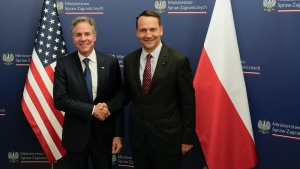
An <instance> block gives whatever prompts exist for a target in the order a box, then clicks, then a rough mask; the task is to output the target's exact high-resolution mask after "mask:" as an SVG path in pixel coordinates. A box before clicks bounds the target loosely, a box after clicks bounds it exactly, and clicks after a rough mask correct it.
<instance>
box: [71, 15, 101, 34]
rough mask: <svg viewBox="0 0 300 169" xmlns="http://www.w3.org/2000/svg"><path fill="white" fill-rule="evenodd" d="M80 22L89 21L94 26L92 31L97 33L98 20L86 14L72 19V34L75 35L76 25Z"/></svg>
mask: <svg viewBox="0 0 300 169" xmlns="http://www.w3.org/2000/svg"><path fill="white" fill-rule="evenodd" d="M80 22H87V23H89V24H90V25H91V26H92V32H93V33H94V34H97V28H96V22H95V20H94V19H93V18H90V17H86V16H78V17H77V18H75V19H74V20H73V21H72V24H71V33H72V36H73V35H74V27H75V26H76V25H77V24H78V23H80Z"/></svg>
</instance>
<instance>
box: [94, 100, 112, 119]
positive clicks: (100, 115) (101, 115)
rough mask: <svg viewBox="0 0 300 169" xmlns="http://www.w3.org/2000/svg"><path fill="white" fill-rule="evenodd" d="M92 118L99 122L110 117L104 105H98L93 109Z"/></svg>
mask: <svg viewBox="0 0 300 169" xmlns="http://www.w3.org/2000/svg"><path fill="white" fill-rule="evenodd" d="M94 116H95V117H96V118H97V119H99V120H100V121H104V120H105V119H106V118H108V117H109V116H110V112H109V110H108V107H107V105H106V104H105V103H98V104H97V105H96V106H95V109H94Z"/></svg>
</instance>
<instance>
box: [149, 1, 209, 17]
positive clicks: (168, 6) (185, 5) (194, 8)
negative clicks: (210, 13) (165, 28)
mask: <svg viewBox="0 0 300 169" xmlns="http://www.w3.org/2000/svg"><path fill="white" fill-rule="evenodd" d="M201 2H202V1H201ZM201 2H200V1H195V0H192V1H177V0H175V1H174V0H169V1H165V0H156V1H155V2H154V7H155V9H156V12H157V13H164V12H167V13H168V14H206V11H207V6H206V5H205V4H201Z"/></svg>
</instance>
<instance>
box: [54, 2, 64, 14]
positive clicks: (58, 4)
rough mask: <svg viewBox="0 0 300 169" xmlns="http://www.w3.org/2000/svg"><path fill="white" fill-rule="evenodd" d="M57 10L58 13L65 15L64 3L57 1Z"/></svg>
mask: <svg viewBox="0 0 300 169" xmlns="http://www.w3.org/2000/svg"><path fill="white" fill-rule="evenodd" d="M56 8H57V11H58V13H63V9H64V3H63V2H59V0H56Z"/></svg>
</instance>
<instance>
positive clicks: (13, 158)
mask: <svg viewBox="0 0 300 169" xmlns="http://www.w3.org/2000/svg"><path fill="white" fill-rule="evenodd" d="M7 157H8V161H9V162H11V163H16V162H18V159H19V153H18V152H14V151H12V152H8V153H7Z"/></svg>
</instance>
